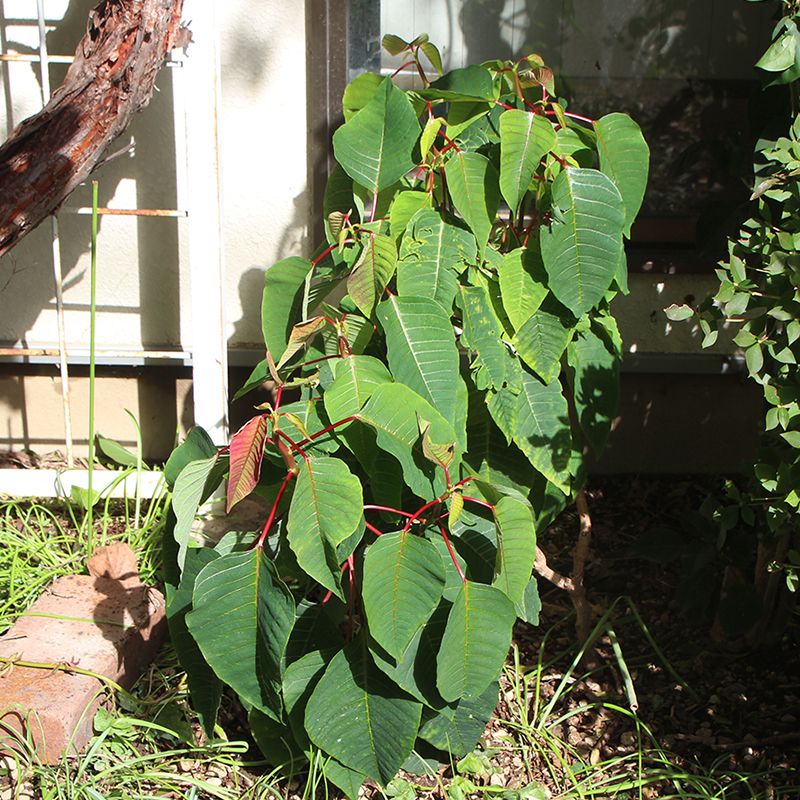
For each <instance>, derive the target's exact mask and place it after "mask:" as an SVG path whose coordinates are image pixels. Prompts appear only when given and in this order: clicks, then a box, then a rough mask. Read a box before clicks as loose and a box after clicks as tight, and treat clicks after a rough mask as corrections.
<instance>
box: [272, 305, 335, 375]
mask: <svg viewBox="0 0 800 800" xmlns="http://www.w3.org/2000/svg"><path fill="white" fill-rule="evenodd" d="M327 324H328V321H327V320H326V319H325V317H312V318H311V319H307V320H304V321H303V322H298V323H297V325H294V326H293V327H292V330H291V331H290V333H289V341H288V343H287V344H286V349H285V350H284V351H283V355H281V357H280V360H279V361H278V363H277V364H276V365H275V366H276V369H281V367H283V366H284V364H288V363H289V361H290V360H291V358H292V357H293V356H294V355H296V354H297V353H299V352H300V351H301V350H302V349H303V347H305V346H306V345H307V344H308V343H309V342H310V341H311V340H312V339H313V338H314V337H315V336H316V335H317V334H318V333H319V332H320V331H322V330H323V329H324V328H325V326H326V325H327Z"/></svg>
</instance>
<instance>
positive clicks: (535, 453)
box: [514, 373, 573, 494]
mask: <svg viewBox="0 0 800 800" xmlns="http://www.w3.org/2000/svg"><path fill="white" fill-rule="evenodd" d="M514 442H515V444H516V445H517V447H519V449H520V450H522V452H523V453H525V455H526V456H527V457H528V459H529V461H530V462H531V464H533V466H534V467H535V468H536V469H537V470H538V471H539V472H541V473H542V475H544V476H545V478H547V479H548V480H549V481H551V482H552V483H553V484H555V485H556V486H557V487H558V488H559V489H561V491H563V492H564V494H569V485H570V469H569V468H570V462H571V460H572V458H573V450H572V434H571V432H570V425H569V413H568V411H567V401H566V400H565V399H564V395H563V394H562V393H561V384H560V383H559V382H558V381H553V382H552V383H550V384H547V385H543V384H542V383H541V382H540V381H539V380H538V379H537V378H534V377H533V376H532V375H529V374H528V373H524V374H523V381H522V391H521V392H520V394H519V397H518V398H517V414H516V420H515V426H514Z"/></svg>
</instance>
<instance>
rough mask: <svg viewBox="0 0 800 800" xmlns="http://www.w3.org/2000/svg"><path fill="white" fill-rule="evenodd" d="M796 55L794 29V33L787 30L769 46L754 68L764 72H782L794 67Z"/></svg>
mask: <svg viewBox="0 0 800 800" xmlns="http://www.w3.org/2000/svg"><path fill="white" fill-rule="evenodd" d="M796 53H797V36H796V29H795V32H793V31H790V30H787V31H786V32H785V33H784V34H783V35H782V36H781V37H780V38H779V39H776V40H775V41H774V42H773V43H772V44H771V45H770V46H769V48H768V49H767V51H766V53H764V55H763V56H761V58H760V59H759V60H758V61H757V62H756V66H757V67H759V68H760V69H763V70H765V71H766V72H783V71H784V70H785V69H789V67H792V66H794V63H795V54H796Z"/></svg>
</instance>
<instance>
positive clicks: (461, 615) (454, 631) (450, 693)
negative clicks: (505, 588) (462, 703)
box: [436, 581, 517, 702]
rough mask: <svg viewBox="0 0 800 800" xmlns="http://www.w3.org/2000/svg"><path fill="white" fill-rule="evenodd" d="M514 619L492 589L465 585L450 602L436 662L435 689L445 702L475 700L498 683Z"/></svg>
mask: <svg viewBox="0 0 800 800" xmlns="http://www.w3.org/2000/svg"><path fill="white" fill-rule="evenodd" d="M516 618H517V615H516V613H515V612H514V605H513V604H512V603H511V601H510V600H509V599H508V598H507V597H506V596H505V595H504V594H503V592H501V591H500V590H499V589H496V588H495V587H494V586H486V585H485V584H482V583H473V582H472V581H466V582H465V583H464V585H463V586H462V587H461V591H460V592H459V593H458V595H457V596H456V598H455V600H454V601H453V607H452V608H451V609H450V616H449V617H448V618H447V627H446V628H445V631H444V637H443V638H442V646H441V649H440V650H439V655H438V658H437V674H436V686H437V688H438V689H439V693H440V694H441V695H442V697H443V698H444V699H445V700H447V701H448V702H453V701H456V700H460V699H461V698H463V697H478V696H480V695H481V694H483V693H484V692H485V691H486V688H487V687H488V686H489V685H490V684H491V683H492V682H493V681H495V680H496V679H497V675H498V673H499V672H500V669H501V667H502V666H503V662H504V661H505V658H506V654H507V652H508V647H509V645H510V644H511V626H512V625H513V624H514V621H515V620H516Z"/></svg>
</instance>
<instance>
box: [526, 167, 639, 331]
mask: <svg viewBox="0 0 800 800" xmlns="http://www.w3.org/2000/svg"><path fill="white" fill-rule="evenodd" d="M553 206H554V207H555V208H557V209H559V210H560V213H561V216H562V218H563V222H557V221H555V220H554V221H553V223H552V225H551V226H550V228H547V229H543V230H542V232H541V248H542V260H543V262H544V267H545V270H546V271H547V274H548V276H549V281H548V284H549V286H550V290H551V291H552V292H553V294H554V295H555V296H556V297H557V298H558V299H559V300H560V301H561V302H562V303H563V304H564V305H565V306H566V307H567V308H568V309H570V311H572V313H573V314H574V315H575V316H576V317H577V318H580V317H581V316H583V314H585V313H586V312H587V311H588V310H589V309H590V308H592V307H594V306H595V305H596V304H597V303H598V302H599V301H600V300H601V299H602V297H603V295H604V294H605V292H606V290H607V289H608V287H609V285H610V284H611V281H612V279H613V278H614V273H615V272H616V269H617V266H618V264H619V260H620V258H621V252H622V229H623V226H624V223H625V215H624V207H623V204H622V198H621V196H620V193H619V191H618V190H617V187H616V186H614V184H613V183H612V182H611V179H610V178H609V177H608V176H606V175H604V174H603V173H602V172H598V171H597V170H594V169H574V168H572V167H568V168H567V169H565V170H563V171H562V172H561V174H560V175H559V176H558V178H556V180H555V182H554V183H553Z"/></svg>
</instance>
